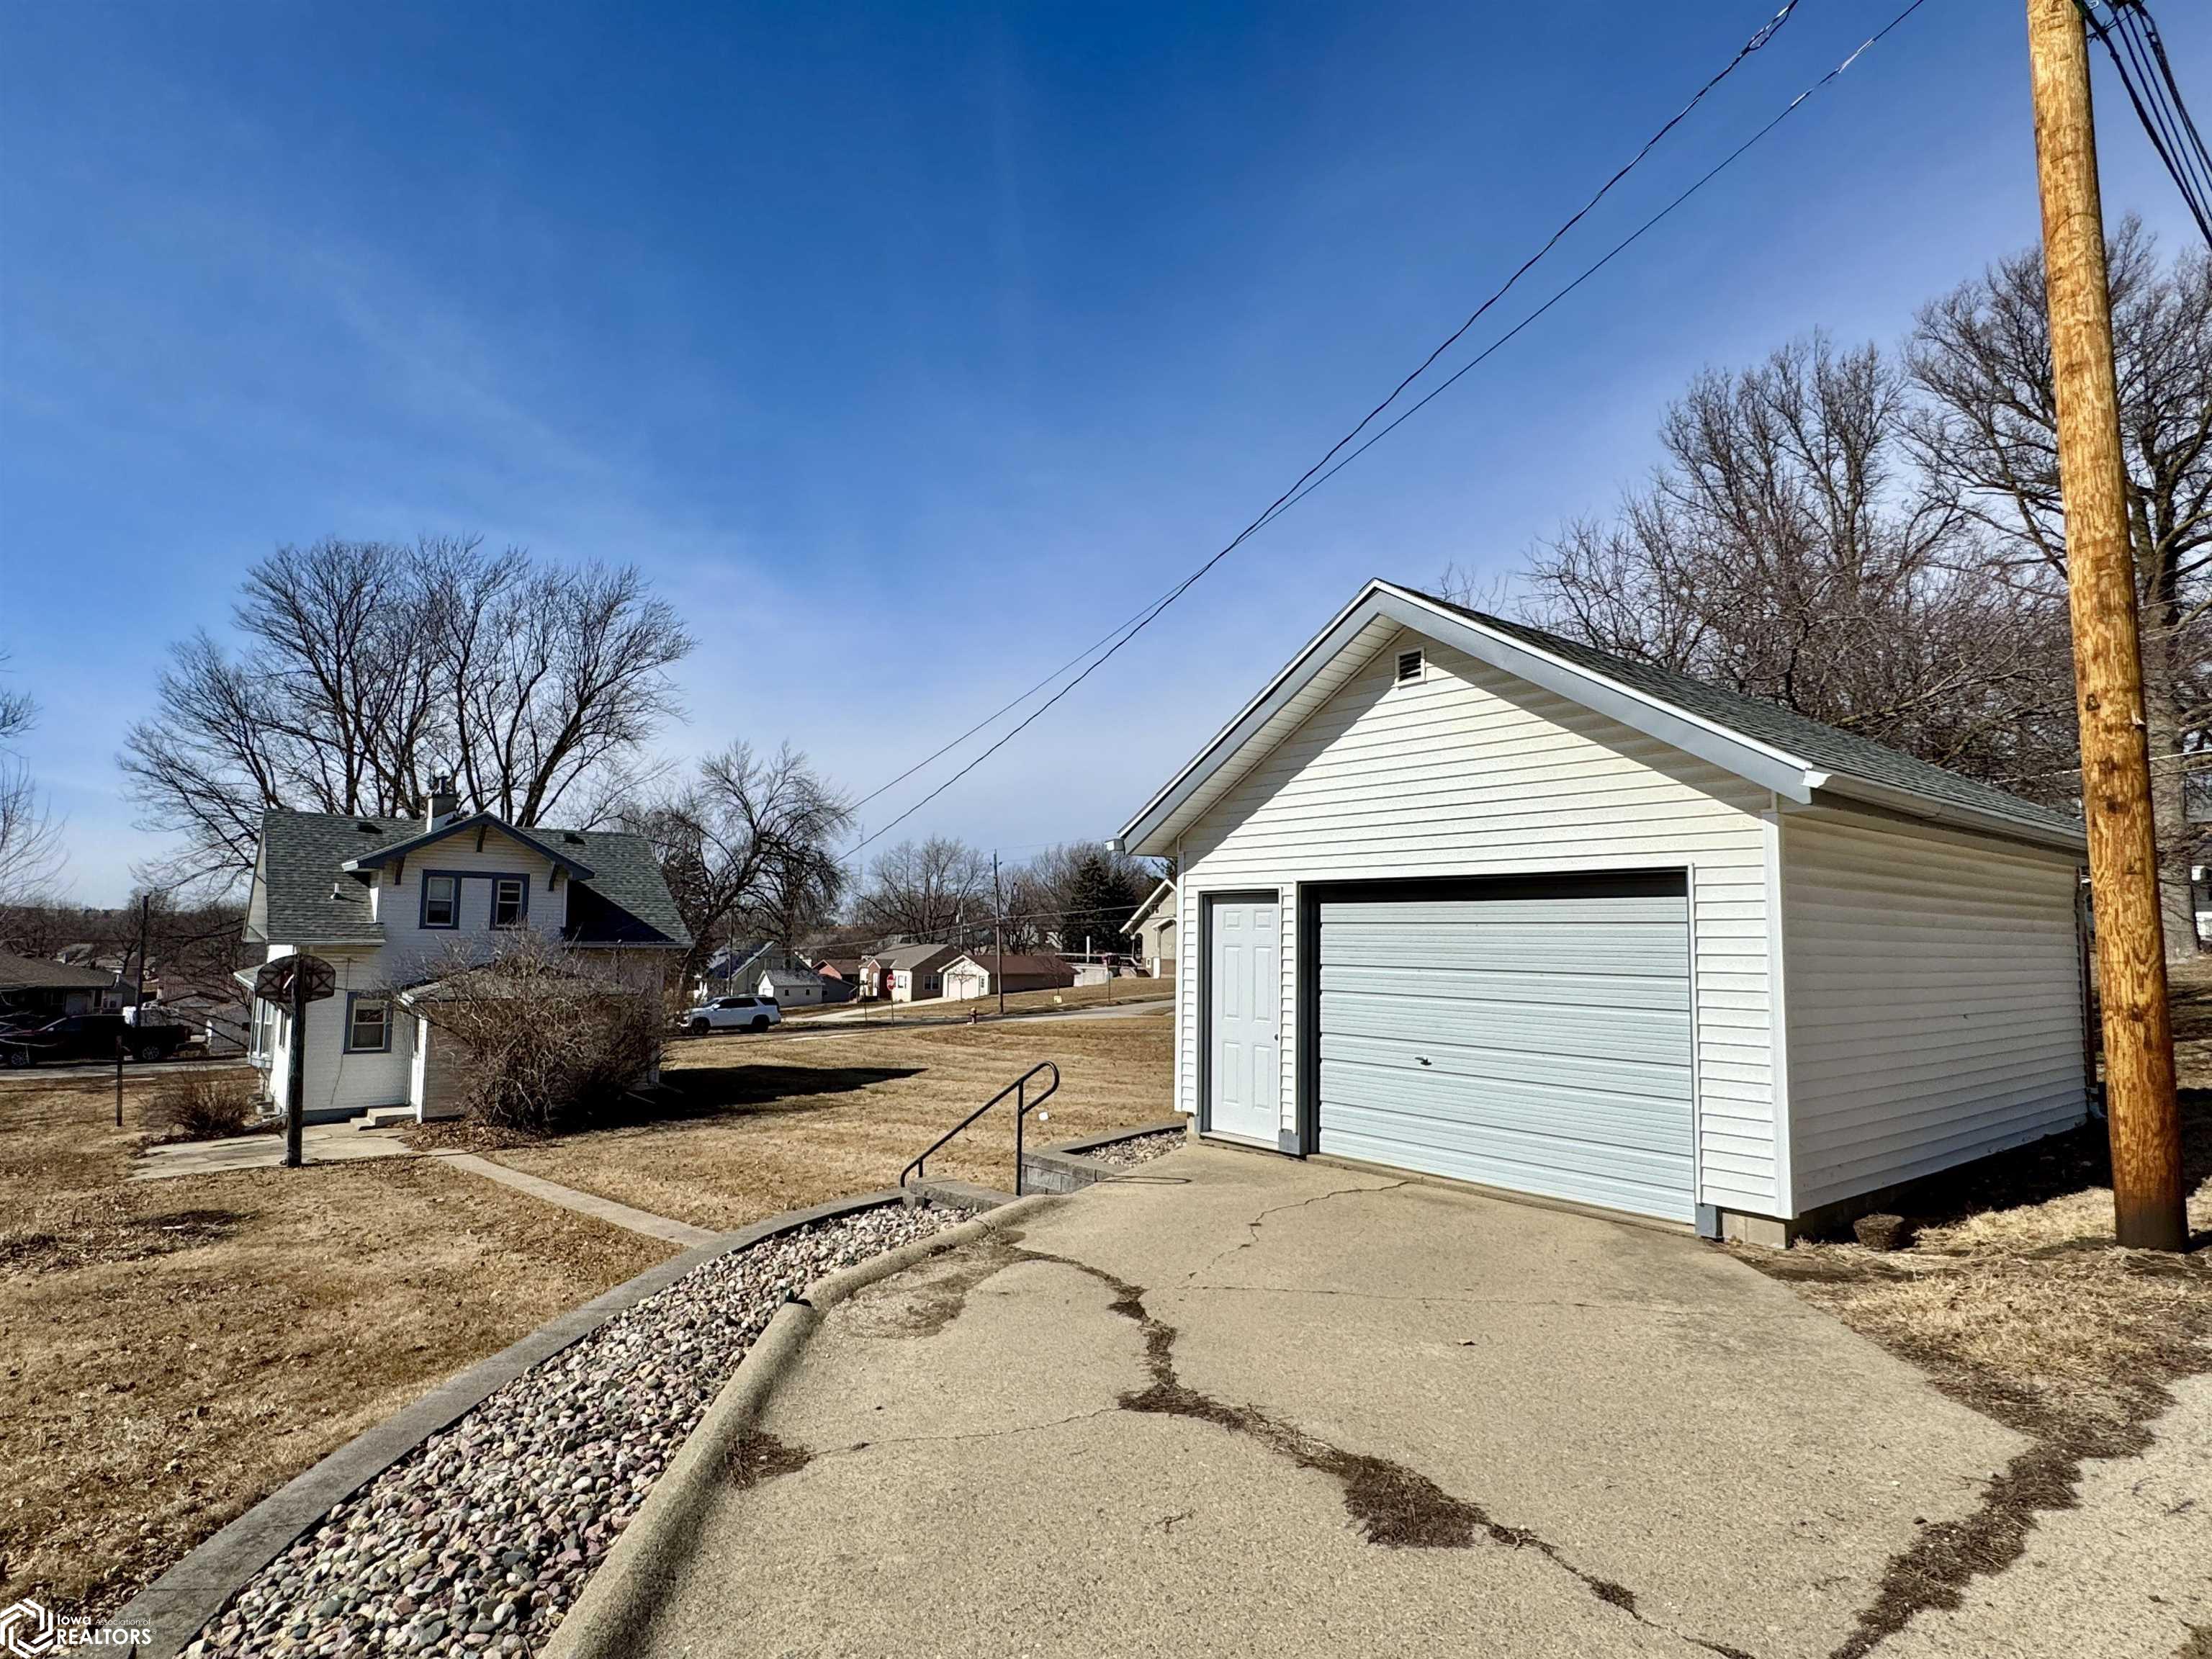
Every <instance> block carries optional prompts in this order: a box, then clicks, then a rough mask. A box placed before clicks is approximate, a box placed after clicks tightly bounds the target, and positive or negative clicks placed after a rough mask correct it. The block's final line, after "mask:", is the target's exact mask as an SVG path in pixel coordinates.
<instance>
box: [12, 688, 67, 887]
mask: <svg viewBox="0 0 2212 1659" xmlns="http://www.w3.org/2000/svg"><path fill="white" fill-rule="evenodd" d="M7 664H8V659H7V658H6V657H5V656H4V655H0V669H5V668H6V666H7ZM38 719H39V705H38V704H37V702H34V701H33V699H32V697H31V695H30V693H28V692H27V691H24V690H20V689H17V688H14V687H7V686H0V905H15V904H20V903H22V902H25V901H27V899H29V897H30V896H31V895H32V894H33V892H35V891H37V890H39V889H40V888H42V887H44V886H45V885H46V884H47V883H49V882H51V881H52V880H53V879H54V878H56V877H58V875H60V873H61V870H62V866H63V864H64V854H63V850H62V842H61V834H62V825H61V821H60V820H59V819H58V818H56V817H54V815H53V813H52V810H51V809H50V808H49V807H48V805H46V797H45V796H44V795H42V794H41V793H40V792H39V787H38V782H37V781H36V780H35V779H34V778H33V777H32V775H31V770H30V768H29V767H27V766H26V765H25V764H24V763H23V762H22V759H21V754H20V752H19V751H18V750H17V748H16V744H18V742H19V741H20V740H21V738H23V736H24V735H25V734H26V733H27V732H29V731H30V730H31V728H32V727H33V726H35V725H37V724H38Z"/></svg>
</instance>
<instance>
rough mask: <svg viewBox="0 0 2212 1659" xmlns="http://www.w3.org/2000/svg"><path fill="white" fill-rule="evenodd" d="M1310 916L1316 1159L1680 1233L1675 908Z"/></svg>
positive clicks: (1561, 900)
mask: <svg viewBox="0 0 2212 1659" xmlns="http://www.w3.org/2000/svg"><path fill="white" fill-rule="evenodd" d="M1319 908H1320V922H1321V927H1320V953H1319V961H1318V963H1317V964H1316V975H1317V979H1318V995H1317V998H1316V1001H1317V1003H1318V1007H1319V1023H1320V1028H1321V1029H1320V1032H1319V1037H1320V1042H1319V1044H1318V1057H1319V1068H1318V1069H1319V1077H1318V1079H1317V1082H1318V1094H1319V1097H1320V1120H1321V1121H1320V1131H1321V1133H1320V1150H1321V1151H1322V1152H1329V1153H1334V1154H1337V1155H1339V1156H1343V1157H1349V1158H1361V1159H1364V1160H1368V1161H1371V1162H1376V1163H1383V1164H1395V1165H1398V1166H1401V1167H1403V1168H1408V1169H1413V1170H1424V1171H1426V1172H1428V1173H1431V1174H1434V1175H1441V1176H1450V1177H1452V1178H1455V1179H1458V1180H1464V1181H1474V1182H1482V1183H1484V1184H1486V1185H1490V1186H1497V1187H1504V1188H1517V1189H1521V1190H1525V1191H1528V1192H1531V1193H1536V1194H1542V1195H1544V1196H1547V1197H1553V1198H1560V1199H1566V1200H1573V1201H1576V1202H1581V1203H1588V1204H1594V1205H1600V1206H1607V1207H1611V1208H1616V1209H1624V1210H1629V1211H1633V1212H1638V1213H1640V1214H1646V1215H1656V1216H1663V1217H1666V1218H1669V1219H1675V1220H1687V1219H1689V1218H1691V1216H1692V1213H1693V1212H1694V1207H1695V1206H1694V1197H1693V1192H1694V1184H1695V1162H1696V1159H1695V1147H1694V1139H1693V1129H1692V1116H1693V1114H1692V1095H1693V1090H1694V1079H1693V1072H1692V1063H1691V1014H1690V992H1691V987H1690V979H1689V943H1690V940H1689V916H1688V904H1687V900H1686V897H1685V896H1683V895H1681V894H1679V893H1676V894H1671V895H1669V894H1658V895H1653V894H1648V893H1646V894H1638V895H1634V896H1623V895H1620V894H1619V893H1617V892H1616V893H1613V894H1602V893H1600V892H1597V891H1595V890H1591V889H1590V888H1589V886H1588V884H1582V890H1577V884H1574V883H1572V882H1563V883H1562V884H1561V887H1560V891H1559V896H1556V897H1553V896H1541V895H1540V896H1528V895H1527V893H1526V889H1525V887H1524V889H1523V893H1522V896H1517V897H1515V898H1511V899H1495V900H1493V899H1484V898H1480V897H1476V898H1469V899H1460V898H1457V897H1449V898H1443V899H1437V900H1415V899H1405V898H1378V899H1376V900H1372V901H1369V900H1358V899H1348V900H1345V901H1342V902H1339V901H1337V900H1335V899H1334V898H1332V899H1330V900H1329V901H1328V902H1323V903H1322V905H1321V906H1320V907H1319Z"/></svg>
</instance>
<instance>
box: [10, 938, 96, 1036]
mask: <svg viewBox="0 0 2212 1659" xmlns="http://www.w3.org/2000/svg"><path fill="white" fill-rule="evenodd" d="M118 998H119V993H118V990H117V988H116V984H115V975H114V973H113V971H112V970H111V969H105V968H85V967H78V966H76V965H74V964H72V963H65V962H48V961H46V960H45V959H44V958H42V957H16V956H9V955H5V954H0V1020H22V1021H26V1022H29V1021H34V1020H36V1021H44V1020H49V1019H60V1018H63V1017H64V1015H67V1014H90V1013H97V1012H100V1010H101V1009H104V1008H112V1007H116V1006H119V1000H118Z"/></svg>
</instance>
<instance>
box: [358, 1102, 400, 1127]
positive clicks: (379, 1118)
mask: <svg viewBox="0 0 2212 1659" xmlns="http://www.w3.org/2000/svg"><path fill="white" fill-rule="evenodd" d="M414 1121H415V1109H414V1108H413V1107H412V1106H386V1107H381V1108H380V1109H377V1110H376V1111H374V1112H364V1113H362V1115H361V1118H360V1120H359V1121H357V1122H356V1123H355V1125H354V1126H353V1127H355V1128H356V1129H396V1128H398V1127H399V1126H400V1125H402V1124H403V1123H412V1122H414Z"/></svg>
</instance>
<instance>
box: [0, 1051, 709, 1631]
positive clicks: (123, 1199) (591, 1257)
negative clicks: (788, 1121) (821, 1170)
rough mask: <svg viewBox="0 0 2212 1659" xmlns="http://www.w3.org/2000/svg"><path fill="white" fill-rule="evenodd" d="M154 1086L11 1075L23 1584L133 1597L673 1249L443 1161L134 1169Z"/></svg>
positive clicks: (11, 1566)
mask: <svg viewBox="0 0 2212 1659" xmlns="http://www.w3.org/2000/svg"><path fill="white" fill-rule="evenodd" d="M154 1081H155V1079H133V1080H132V1081H131V1083H130V1084H128V1085H126V1086H127V1088H128V1090H129V1091H130V1094H129V1096H128V1097H127V1099H126V1105H125V1119H126V1122H127V1123H128V1124H129V1126H130V1127H125V1128H124V1129H119V1130H118V1129H117V1128H116V1127H114V1125H113V1121H112V1118H111V1116H110V1115H109V1114H110V1113H111V1111H112V1098H113V1097H112V1085H110V1084H109V1083H108V1082H107V1081H106V1079H99V1080H94V1079H87V1078H85V1077H84V1076H83V1075H82V1074H81V1073H41V1072H30V1073H9V1074H8V1075H6V1076H5V1077H0V1354H4V1360H0V1468H5V1469H6V1470H7V1474H8V1494H7V1496H8V1501H7V1502H6V1504H0V1601H13V1600H15V1598H17V1597H18V1596H23V1595H32V1596H36V1597H37V1598H38V1599H40V1601H46V1602H48V1603H49V1604H51V1605H53V1606H56V1607H62V1608H64V1609H70V1610H82V1611H88V1612H93V1613H104V1612H110V1611H112V1610H113V1608H114V1607H116V1606H118V1604H120V1602H121V1601H123V1600H124V1599H125V1598H126V1597H127V1596H128V1595H131V1593H132V1592H133V1591H135V1590H136V1589H137V1588H138V1587H139V1586H140V1585H142V1584H143V1583H146V1582H148V1581H149V1580H150V1579H151V1578H153V1577H155V1575H156V1574H158V1573H160V1572H161V1571H162V1570H163V1569H165V1568H166V1567H167V1566H168V1565H171V1564H172V1563H173V1562H174V1561H175V1560H176V1559H178V1558H179V1556H181V1555H182V1554H184V1553H185V1551H186V1550H188V1549H190V1548H191V1547H192V1546H193V1545H195V1544H197V1543H198V1542H199V1541H201V1540H202V1539H204V1538H205V1537H207V1536H208V1535H209V1534H210V1533H212V1532H214V1531H215V1530H216V1528H218V1527H220V1526H222V1524H223V1523H224V1522H227V1521H228V1520H230V1519H231V1518H232V1517H233V1516H236V1515H238V1514H239V1513H240V1512H241V1511H242V1510H245V1509H246V1507H247V1506H248V1505H250V1504H252V1503H253V1502H254V1501H256V1500H257V1499H258V1498H262V1497H264V1496H265V1495H267V1494H268V1493H269V1492H272V1491H274V1490H275V1489H276V1487H278V1486H282V1485H283V1483H284V1482H285V1481H286V1480H289V1479H290V1478H291V1477H292V1476H294V1475H295V1474H299V1473H300V1471H301V1470H302V1469H304V1468H307V1466H308V1465H309V1464H311V1463H313V1462H315V1461H316V1460H317V1459H319V1458H320V1457H322V1456H323V1455H325V1454H326V1453H328V1452H331V1451H332V1450H334V1449H337V1447H338V1446H340V1445H342V1444H343V1443H344V1442H345V1441H346V1440H348V1439H349V1438H350V1437H352V1436H354V1435H356V1434H358V1433H360V1432H361V1431H362V1430H364V1429H366V1428H368V1427H369V1426H370V1425H373V1424H374V1423H376V1422H377V1421H379V1420H380V1419H382V1418H384V1417H386V1416H388V1415H389V1414H390V1413H392V1412H393V1411H395V1410H397V1409H398V1407H401V1406H403V1405H404V1404H406V1403H407V1402H408V1401H410V1400H412V1399H415V1398H416V1397H417V1396H418V1395H422V1393H423V1392H425V1391H426V1390H427V1389H428V1388H429V1387H430V1386H431V1385H432V1384H434V1383H436V1382H438V1381H439V1380H441V1378H443V1377H445V1376H449V1375H451V1374H452V1373H453V1372H454V1371H457V1370H460V1369H461V1368H462V1367H464V1366H465V1365H467V1364H471V1363H472V1362H473V1361H475V1360H477V1359H480V1358H483V1357H484V1356H485V1355H487V1354H489V1353H493V1352H496V1351H497V1350H499V1349H500V1348H501V1347H503V1346H506V1345H507V1343H509V1342H511V1341H513V1340H515V1339H516V1338H518V1337H520V1336H522V1335H524V1334H526V1333H527V1332H529V1331H531V1330H532V1329H533V1328H536V1327H537V1326H538V1325H540V1324H543V1323H544V1322H545V1321H546V1320H548V1319H550V1318H551V1317H553V1316H555V1315H556V1314H558V1313H560V1312H562V1311H563V1310H566V1309H568V1308H571V1307H574V1305H575V1304H578V1303H580V1302H583V1301H586V1300H588V1299H589V1298H590V1297H592V1296H595V1295H597V1294H598V1293H599V1291H603V1290H605V1289H607V1288H608V1287H610V1286H611V1285H617V1284H619V1283H621V1282H622V1281H623V1279H627V1278H629V1277H630V1276H631V1275H632V1274H634V1273H640V1272H642V1271H643V1270H644V1269H645V1268H646V1267H649V1266H651V1265H652V1263H653V1262H654V1261H658V1260H659V1259H661V1258H662V1257H663V1256H664V1255H667V1254H668V1253H669V1249H670V1247H669V1246H667V1245H665V1244H662V1243H659V1242H658V1241H657V1240H653V1239H649V1238H641V1237H637V1236H636V1235H635V1234H630V1233H625V1232H619V1231H616V1230H614V1229H612V1228H610V1227H606V1226H604V1225H601V1224H599V1223H597V1222H593V1221H590V1220H587V1219H586V1218H583V1217H581V1216H578V1215H574V1214H572V1213H570V1212H568V1211H565V1210H559V1209H555V1208H552V1207H550V1206H546V1205H544V1204H541V1203H539V1202H538V1201H537V1200H534V1199H531V1198H528V1197H526V1196H525V1195H524V1194H520V1193H516V1192H513V1191H510V1190H509V1189H507V1188H503V1187H499V1186H496V1185H495V1184H493V1183H491V1182H483V1181H479V1180H476V1179H473V1178H471V1177H470V1176H466V1175H464V1174H461V1173H459V1172H458V1171H454V1170H447V1169H445V1168H444V1167H442V1166H441V1165H440V1164H436V1163H435V1162H434V1161H431V1160H428V1159H411V1158H410V1159H392V1160H389V1161H380V1162H374V1163H364V1164H340V1165H333V1166H326V1167H323V1168H319V1169H318V1168H311V1169H307V1170H290V1171H287V1170H256V1171H241V1172H236V1173H232V1174H226V1175H209V1176H183V1177H179V1178H177V1179H174V1180H168V1181H149V1182H128V1183H126V1182H125V1181H124V1179H123V1176H124V1171H125V1168H126V1166H127V1165H128V1164H129V1162H130V1158H131V1153H132V1152H133V1151H134V1150H135V1149H136V1148H137V1145H138V1144H139V1142H140V1141H141V1140H142V1139H145V1138H146V1133H147V1127H149V1126H145V1125H143V1124H142V1123H141V1122H140V1115H141V1114H142V1112H143V1109H144V1107H145V1104H146V1102H145V1095H146V1094H147V1092H148V1091H149V1087H150V1085H151V1084H152V1083H153V1082H154Z"/></svg>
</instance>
